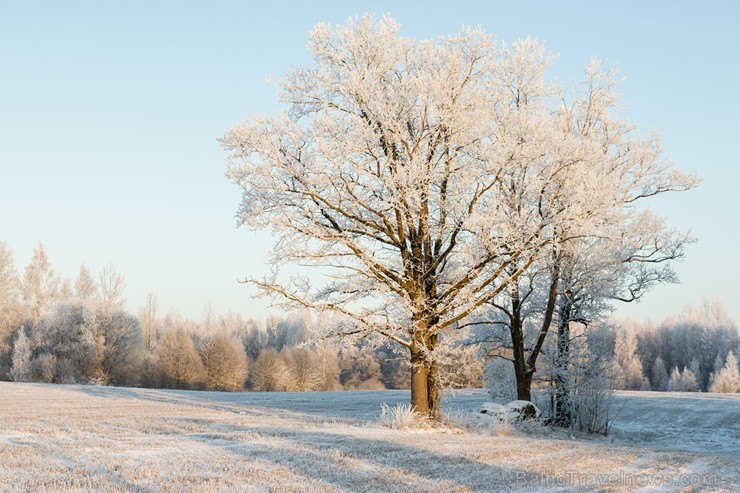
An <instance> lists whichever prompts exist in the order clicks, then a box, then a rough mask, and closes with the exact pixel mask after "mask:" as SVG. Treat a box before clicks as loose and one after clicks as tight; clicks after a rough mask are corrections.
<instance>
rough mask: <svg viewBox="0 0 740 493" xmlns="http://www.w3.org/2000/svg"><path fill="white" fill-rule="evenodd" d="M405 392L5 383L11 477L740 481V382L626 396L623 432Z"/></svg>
mask: <svg viewBox="0 0 740 493" xmlns="http://www.w3.org/2000/svg"><path fill="white" fill-rule="evenodd" d="M486 400H487V398H486V395H485V394H484V393H483V392H481V391H466V392H459V393H457V394H456V395H455V396H453V397H452V398H450V399H448V400H447V401H446V403H445V406H446V411H447V412H448V413H449V414H450V415H452V416H461V415H463V414H464V413H465V412H466V411H468V410H474V411H477V409H479V408H480V405H481V404H482V403H483V402H484V401H486ZM407 401H408V393H407V392H402V391H382V392H380V391H377V392H376V391H364V392H363V391H357V392H335V393H238V394H228V393H217V392H186V391H167V390H148V389H123V388H113V387H88V386H75V385H69V386H67V385H43V384H18V383H7V382H0V491H3V492H5V491H8V492H10V491H13V492H15V491H48V492H54V491H105V492H108V491H136V492H160V491H165V492H168V491H196V492H212V491H235V492H236V491H239V492H241V491H255V492H257V491H259V492H268V491H269V492H272V491H274V492H290V491H309V492H311V491H313V492H321V493H329V492H343V491H348V492H364V491H384V492H385V491H445V492H446V491H451V492H458V491H459V492H464V491H594V490H599V491H739V490H740V473H739V472H738V467H737V466H738V461H739V460H740V459H739V457H740V454H738V437H739V436H740V435H738V427H739V426H740V424H739V423H740V420H738V419H737V412H738V408H740V396H723V397H720V398H714V397H712V396H708V395H697V394H653V393H624V394H620V396H619V397H618V404H619V405H620V406H622V405H623V406H622V410H621V412H620V414H619V416H618V420H617V423H616V424H615V433H614V438H613V439H589V438H578V439H575V438H572V437H568V436H567V435H566V434H563V433H550V432H546V431H543V430H540V431H534V432H530V433H531V434H530V435H525V434H523V433H522V432H521V431H517V430H511V429H509V430H506V429H496V430H491V429H486V428H483V429H478V430H473V431H468V432H461V431H459V430H454V429H449V428H442V429H415V430H392V429H389V428H386V427H383V426H381V425H380V424H379V422H378V415H379V413H380V404H381V403H382V402H385V403H387V404H388V405H390V406H394V405H395V404H397V403H405V402H407Z"/></svg>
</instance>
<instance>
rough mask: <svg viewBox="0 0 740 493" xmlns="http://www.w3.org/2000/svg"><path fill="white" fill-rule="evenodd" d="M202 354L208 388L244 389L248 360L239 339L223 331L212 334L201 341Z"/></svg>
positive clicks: (229, 390)
mask: <svg viewBox="0 0 740 493" xmlns="http://www.w3.org/2000/svg"><path fill="white" fill-rule="evenodd" d="M200 355H201V358H202V359H203V364H204V365H205V370H206V381H205V383H206V388H207V389H208V390H220V391H228V392H237V391H239V390H243V389H244V384H245V382H246V379H247V370H248V366H247V365H248V362H247V355H246V353H245V352H244V346H242V343H241V342H240V341H239V340H237V339H236V338H234V337H232V336H230V335H229V334H226V333H225V332H223V331H221V332H218V333H216V334H214V335H210V336H208V337H206V338H205V339H204V340H203V341H201V344H200Z"/></svg>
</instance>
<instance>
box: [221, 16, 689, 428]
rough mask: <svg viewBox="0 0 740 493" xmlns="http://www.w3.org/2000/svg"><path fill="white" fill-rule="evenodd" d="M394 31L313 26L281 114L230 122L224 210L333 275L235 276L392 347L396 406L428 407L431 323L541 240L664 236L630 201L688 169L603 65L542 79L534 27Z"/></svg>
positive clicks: (502, 281) (480, 296) (280, 255)
mask: <svg viewBox="0 0 740 493" xmlns="http://www.w3.org/2000/svg"><path fill="white" fill-rule="evenodd" d="M398 29H399V27H398V25H397V24H396V22H395V21H394V20H393V19H391V18H389V17H384V18H382V19H377V18H375V17H373V16H372V15H365V16H363V17H362V18H358V19H351V20H350V21H349V22H348V23H347V25H345V26H336V27H332V26H329V25H326V24H320V25H318V26H316V27H315V28H314V30H313V31H312V32H311V34H310V36H309V42H308V47H309V49H310V51H311V53H312V56H313V60H314V63H313V64H312V65H311V66H307V67H298V68H295V69H294V70H292V71H291V72H290V73H289V74H288V75H287V77H286V78H285V79H284V80H282V81H281V82H280V83H279V95H280V99H281V101H282V103H283V104H284V106H285V111H284V112H283V113H281V114H279V115H276V116H273V117H268V116H254V117H251V118H250V119H248V120H247V121H245V122H244V123H242V124H237V125H235V126H234V127H233V128H232V129H231V130H229V131H228V132H227V133H226V134H225V136H224V137H223V139H221V144H222V147H223V149H225V150H226V151H228V153H229V157H228V171H227V176H228V178H229V179H230V180H231V181H232V182H233V183H234V184H236V185H238V186H239V187H240V189H241V191H242V204H241V207H240V209H239V218H240V221H241V222H242V223H243V224H246V225H248V226H250V227H252V228H256V229H259V228H265V227H268V226H269V227H271V228H272V230H273V231H274V233H275V235H276V236H277V238H278V240H279V241H278V243H277V245H276V248H275V254H274V256H273V259H272V262H273V263H274V264H275V266H276V268H277V266H278V265H279V264H283V263H302V264H308V265H315V266H328V267H331V268H333V269H334V270H333V272H334V274H335V275H334V277H333V278H332V281H331V282H330V283H329V284H327V285H326V286H323V287H321V288H318V289H315V288H312V287H311V286H309V285H308V284H307V283H305V282H303V280H301V279H283V278H282V277H281V276H279V275H276V276H275V277H273V278H269V279H262V280H257V279H251V280H250V282H252V283H254V284H256V285H258V286H259V287H260V288H262V289H263V290H265V291H266V292H269V293H273V294H278V295H281V296H283V297H284V298H285V299H286V300H288V301H289V302H291V303H295V304H297V305H301V306H308V307H313V308H318V309H324V310H331V311H334V312H339V313H341V314H342V315H343V316H344V319H345V320H346V324H345V325H343V326H342V327H338V328H335V330H336V331H337V332H338V333H342V334H357V335H364V334H367V333H369V332H375V333H380V334H382V335H383V336H385V337H387V338H389V339H391V340H393V341H395V342H397V343H399V344H401V345H403V346H405V347H406V348H408V350H409V352H410V358H411V362H412V384H411V386H412V404H413V405H414V406H415V407H416V409H417V410H418V411H420V412H422V413H428V414H430V415H432V416H436V415H437V413H438V396H437V362H436V361H435V348H436V347H437V344H438V339H437V338H438V335H439V334H440V333H441V332H442V331H444V330H446V329H452V328H454V327H455V326H456V324H458V323H459V322H460V321H462V320H464V319H465V318H466V317H468V316H470V315H471V314H472V313H474V312H475V311H476V310H478V309H479V308H481V307H482V306H483V305H484V304H485V303H487V302H489V301H491V300H492V299H493V298H494V297H495V296H496V295H497V294H499V293H500V292H501V291H502V290H503V289H505V288H506V286H507V285H508V284H509V283H511V282H512V281H514V280H515V279H516V278H517V277H518V276H520V275H521V273H522V272H524V271H525V270H526V269H527V268H528V267H529V266H530V265H532V264H533V263H534V262H537V261H538V259H540V258H541V257H542V256H543V255H544V254H545V253H546V252H549V251H551V248H552V247H553V245H554V244H555V243H558V244H564V243H567V242H569V241H574V240H575V239H582V238H588V237H594V236H597V235H598V236H603V235H607V236H609V235H612V236H613V240H614V241H616V242H622V243H623V242H624V238H625V236H629V235H625V230H624V229H625V228H622V227H619V225H629V224H631V225H635V226H639V227H640V228H641V230H640V232H639V235H640V236H641V237H645V236H646V235H647V236H649V237H651V238H653V237H654V238H655V239H656V241H663V242H664V241H669V240H670V238H668V240H666V239H665V238H663V237H661V236H660V235H661V234H663V233H664V232H665V226H664V225H663V223H662V222H661V221H659V220H656V219H655V218H653V217H652V216H650V215H649V214H648V213H646V212H644V211H639V210H638V209H636V208H635V207H634V205H633V204H634V201H635V200H637V199H638V198H640V197H646V196H651V195H654V194H657V193H661V192H663V191H668V190H683V189H687V188H690V187H691V186H693V185H694V183H695V179H694V178H692V177H687V176H685V175H683V174H681V173H680V172H678V171H675V170H673V169H672V168H671V166H670V165H669V163H667V162H666V161H664V160H663V159H662V158H661V149H660V146H659V144H658V142H657V139H656V138H655V137H654V136H651V137H649V138H641V137H639V136H637V135H635V133H634V131H633V128H632V127H631V126H630V125H629V124H628V123H627V122H625V121H623V120H621V119H619V118H617V117H616V116H615V114H614V111H613V110H614V104H615V102H616V101H617V99H618V98H617V94H616V92H615V89H614V87H615V83H614V80H613V77H612V74H611V73H609V72H608V71H605V70H603V67H602V65H601V64H599V63H595V62H592V63H591V64H590V65H589V66H588V67H587V69H586V74H587V80H586V82H585V83H584V84H583V85H582V86H579V88H577V90H573V91H568V90H566V89H564V88H562V87H559V86H558V85H555V84H552V83H550V82H549V81H547V80H546V79H545V73H546V71H547V69H548V67H549V66H550V65H551V63H552V57H551V56H550V55H549V54H548V52H547V51H546V50H545V48H544V47H543V45H542V44H541V43H540V42H538V41H535V40H531V39H527V40H523V41H519V42H517V43H514V44H513V45H511V46H506V45H501V44H497V43H496V41H495V40H494V39H493V38H492V37H491V36H489V35H488V34H486V33H485V32H483V31H482V30H481V29H463V30H462V31H461V32H460V33H459V34H458V35H456V36H450V37H443V38H439V39H436V40H421V41H418V40H413V39H408V38H404V37H401V36H399V35H398ZM638 215H642V217H641V219H640V221H636V219H637V217H638ZM512 266H516V268H514V269H511V267H512Z"/></svg>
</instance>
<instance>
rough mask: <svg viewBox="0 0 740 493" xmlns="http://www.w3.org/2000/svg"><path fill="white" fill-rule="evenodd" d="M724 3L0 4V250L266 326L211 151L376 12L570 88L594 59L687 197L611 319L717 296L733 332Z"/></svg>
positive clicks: (732, 73) (730, 50) (254, 249)
mask: <svg viewBox="0 0 740 493" xmlns="http://www.w3.org/2000/svg"><path fill="white" fill-rule="evenodd" d="M739 6H740V2H733V1H709V2H706V1H705V2H668V1H665V2H659V1H656V2H641V1H631V2H624V1H622V2H608V3H607V2H598V3H597V2H591V1H588V2H586V1H584V2H548V1H540V2H533V1H517V2H511V1H503V2H462V1H459V2H403V3H402V2H387V1H374V2H354V1H336V2H264V3H263V4H262V5H259V6H253V5H249V3H248V2H223V1H208V2H206V1H203V2H185V1H176V2H175V1H172V2H151V1H126V2H123V1H120V2H97V1H87V2H80V1H77V2H75V1H65V2H56V1H47V2H39V1H20V0H18V1H15V2H12V1H4V2H2V3H0V239H1V240H4V241H6V242H7V243H8V244H9V245H10V246H11V248H12V249H13V251H14V253H15V256H16V260H17V262H18V264H19V268H22V266H23V265H25V264H26V262H27V261H28V260H29V259H30V257H31V254H32V250H33V248H34V246H35V245H36V244H37V243H38V242H39V241H43V242H44V244H45V246H46V249H47V252H48V254H49V256H50V258H51V261H52V263H53V265H54V267H55V269H56V271H57V272H58V273H60V274H62V275H63V276H67V277H70V278H74V277H75V276H76V275H77V271H78V269H79V265H80V263H82V262H84V263H85V264H86V265H87V266H88V267H89V268H90V269H91V270H93V271H98V270H100V269H101V268H102V267H103V266H104V265H105V264H107V263H108V262H113V263H114V264H115V265H116V266H117V267H118V269H119V271H120V272H122V273H124V274H125V275H126V279H127V282H128V289H127V298H128V307H129V309H131V310H132V311H136V310H138V308H139V307H140V306H141V305H142V304H143V301H144V298H145V296H146V293H147V291H149V290H151V291H153V292H154V293H155V294H156V295H157V297H158V299H159V302H160V307H161V309H162V310H163V311H165V312H166V311H167V310H168V309H178V310H179V311H180V312H181V313H182V314H183V315H185V316H191V317H196V318H199V317H200V316H201V315H202V314H203V311H204V307H205V306H206V305H207V304H210V305H211V307H212V309H213V311H214V312H217V313H225V312H227V311H229V310H231V311H234V312H239V313H242V314H244V315H246V316H253V317H263V316H264V315H265V314H266V313H267V312H266V308H265V307H266V304H267V301H266V300H264V299H258V300H253V299H251V297H250V296H251V295H252V294H253V293H254V292H253V291H252V289H251V288H249V287H247V286H244V285H239V284H237V283H236V279H237V277H240V276H241V277H243V276H245V275H248V274H251V275H258V276H259V275H260V274H262V273H264V272H265V271H266V269H265V265H264V260H265V258H266V254H267V252H268V251H269V249H270V246H271V244H270V243H271V240H270V237H269V235H268V234H266V233H259V234H255V233H252V232H250V231H248V230H246V229H240V230H237V229H235V220H234V213H235V211H236V208H237V205H238V201H239V194H238V191H237V190H236V189H235V188H234V187H232V186H231V185H230V184H229V183H228V182H227V181H226V179H225V178H224V177H223V172H224V154H223V153H222V152H221V151H220V149H219V147H218V143H217V141H216V139H217V138H218V137H219V136H220V135H222V134H223V132H224V131H225V130H226V129H228V128H229V127H230V126H231V125H232V124H233V123H234V122H236V121H239V120H241V119H242V118H243V117H244V116H245V115H247V114H248V113H254V112H256V113H274V112H275V111H277V109H278V105H277V102H276V98H275V96H274V92H273V89H272V88H271V87H270V86H269V85H268V84H267V83H265V76H267V75H272V76H274V77H276V78H278V77H280V76H281V75H282V74H284V73H285V72H286V70H287V69H288V67H290V66H291V65H298V64H304V63H307V62H308V61H309V58H308V55H307V52H306V50H305V43H306V36H307V33H308V31H309V30H310V29H311V27H312V26H313V25H314V24H316V23H318V22H321V21H327V22H331V23H344V22H345V21H346V19H347V18H348V17H349V16H352V15H355V14H362V13H363V12H365V11H373V12H376V13H378V14H383V13H390V14H391V15H393V16H394V17H395V18H396V19H397V20H398V21H399V22H400V23H401V26H402V27H401V31H402V34H403V35H407V36H412V37H416V38H429V37H436V36H439V35H446V34H454V33H456V32H457V31H458V30H459V29H460V27H461V26H462V25H463V24H465V25H478V24H480V25H482V26H483V27H484V28H485V29H486V30H487V31H488V32H490V33H494V34H496V35H497V36H498V38H499V39H500V40H503V41H506V42H513V41H515V40H516V39H519V38H522V37H526V36H532V37H536V38H539V39H543V40H544V41H545V42H546V45H547V47H548V48H549V49H550V50H552V51H553V52H555V53H558V54H559V60H558V62H557V63H556V65H555V68H554V70H553V74H554V75H557V76H558V77H560V78H561V79H562V80H566V81H570V80H573V79H580V78H581V75H582V72H581V69H582V67H583V66H584V65H585V64H586V63H587V62H588V60H589V58H590V57H592V56H595V57H598V58H603V59H606V60H607V62H608V63H609V64H613V65H615V66H616V67H618V68H619V70H620V73H621V75H622V76H624V77H626V78H627V80H626V81H625V82H624V83H623V84H622V86H621V90H622V92H623V93H624V100H623V108H624V114H625V115H626V116H627V117H629V118H630V119H631V120H632V121H633V122H634V123H635V124H636V125H638V127H639V128H640V129H641V130H643V131H647V130H649V129H656V130H658V131H659V132H660V133H661V135H662V136H663V139H664V146H665V150H666V155H667V156H668V157H669V158H670V159H672V160H673V161H674V162H675V163H676V165H677V166H678V167H680V168H681V169H683V170H685V171H689V172H698V173H699V174H700V175H701V176H702V178H703V180H704V181H703V184H702V186H701V187H700V188H699V189H698V190H695V191H692V192H690V193H686V194H681V195H676V196H675V197H671V198H665V199H661V200H659V201H657V202H656V203H655V207H654V208H655V209H657V210H658V211H659V212H660V213H662V214H664V215H666V216H667V217H668V219H669V221H670V223H672V224H674V225H676V226H677V227H680V228H692V230H693V232H694V235H695V236H696V238H697V240H698V243H697V244H696V245H693V246H691V247H690V248H689V249H688V252H687V258H686V260H685V261H684V262H683V263H682V264H680V265H678V268H677V270H678V272H679V274H680V276H681V279H682V283H681V285H679V286H669V287H659V288H656V289H655V290H654V291H653V292H652V293H650V294H649V295H648V296H646V298H645V299H644V301H643V302H642V303H641V304H638V305H632V306H625V305H622V306H621V307H620V309H619V310H618V312H617V315H619V316H624V317H632V318H636V319H638V320H641V319H645V318H651V319H653V320H654V321H656V322H657V321H660V320H661V319H662V318H663V317H665V316H666V315H669V314H673V313H676V312H678V311H679V310H680V309H681V307H682V306H683V305H684V304H686V303H689V302H693V303H696V302H699V301H700V300H701V298H702V297H704V296H709V297H712V296H719V297H720V299H722V300H723V301H724V303H725V306H726V307H727V309H728V311H729V312H730V313H731V315H732V316H733V317H734V318H735V320H736V321H738V322H740V288H738V279H739V278H740V263H739V262H738V259H737V256H738V245H740V233H739V232H738V226H739V224H738V223H739V221H738V219H737V217H738V216H737V214H738V212H737V211H738V210H739V208H738V192H737V190H738V186H739V185H740V163H738V151H737V145H738V142H739V141H740V124H739V123H738V118H740V116H739V115H740V97H739V96H738V89H737V86H738V80H739V79H740V77H739V76H740V69H739V68H738V67H739V65H740V64H739V63H738V62H740V7H739Z"/></svg>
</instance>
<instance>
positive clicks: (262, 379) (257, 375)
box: [250, 348, 294, 392]
mask: <svg viewBox="0 0 740 493" xmlns="http://www.w3.org/2000/svg"><path fill="white" fill-rule="evenodd" d="M250 379H251V383H252V390H255V391H257V392H285V391H286V390H292V389H293V385H294V382H293V375H291V373H290V368H288V365H286V364H285V360H284V358H283V357H282V356H281V355H280V353H278V352H277V351H276V350H275V349H274V348H267V349H265V350H264V351H262V352H261V353H260V355H259V356H258V357H257V360H256V361H255V362H254V365H253V366H252V374H251V377H250Z"/></svg>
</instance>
